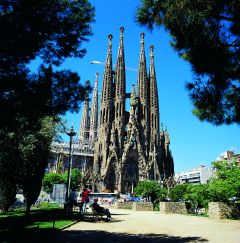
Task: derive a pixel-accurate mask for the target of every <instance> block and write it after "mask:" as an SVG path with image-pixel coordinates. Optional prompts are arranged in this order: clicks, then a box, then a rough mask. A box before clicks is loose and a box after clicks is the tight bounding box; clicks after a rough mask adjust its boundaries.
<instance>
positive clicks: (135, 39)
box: [63, 0, 240, 172]
mask: <svg viewBox="0 0 240 243" xmlns="http://www.w3.org/2000/svg"><path fill="white" fill-rule="evenodd" d="M139 2H140V1H136V0H135V1H133V0H122V1H112V0H101V1H100V0H92V1H91V3H92V4H93V5H94V6H95V7H96V22H95V23H93V25H92V26H93V33H94V35H93V36H92V37H90V41H89V42H85V43H83V46H82V47H84V48H86V49H87V51H88V52H87V54H86V56H85V57H84V58H82V59H67V60H66V61H65V62H64V64H63V67H64V68H70V69H71V70H73V71H76V72H78V73H79V75H80V76H81V82H83V83H84V82H85V81H86V80H87V79H89V80H90V81H91V84H92V85H93V84H94V79H95V73H96V72H99V74H100V76H99V89H101V81H102V77H103V71H104V66H103V65H97V64H90V62H91V61H93V60H98V61H102V62H105V59H106V53H107V42H108V38H107V36H108V34H109V33H111V34H112V35H113V63H115V62H116V56H117V49H118V45H119V33H120V32H119V27H120V26H124V28H125V31H124V47H125V60H126V66H127V67H130V68H137V67H138V61H139V52H140V34H141V32H145V51H146V56H147V63H148V65H149V46H150V45H152V44H153V45H154V46H155V49H154V53H155V66H156V73H157V81H158V91H159V105H160V122H162V123H163V124H164V127H165V126H167V128H168V131H169V134H170V140H171V144H170V146H171V150H172V154H173V158H174V162H175V172H180V171H182V170H187V169H190V168H193V167H197V166H198V165H200V164H204V165H210V164H211V162H212V161H214V160H215V159H216V158H217V157H218V156H219V155H220V153H222V152H224V151H226V150H234V151H235V152H239V151H240V143H239V135H238V134H239V131H240V130H239V126H237V125H231V126H225V125H224V126H218V127H217V126H214V125H212V124H210V123H207V122H201V121H199V120H198V119H197V118H196V117H194V116H193V115H192V113H191V110H192V108H193V107H192V104H191V101H190V98H189V97H188V94H187V91H186V90H185V88H184V84H185V82H186V81H190V80H191V79H192V77H193V75H192V73H191V67H190V65H189V64H188V63H186V62H185V61H183V60H182V59H180V57H178V55H177V53H176V52H175V51H174V50H173V49H172V48H171V47H170V43H169V42H170V37H169V35H168V33H166V32H165V31H164V30H163V29H155V30H154V31H153V32H152V33H151V32H149V31H148V30H147V29H146V28H145V27H140V26H138V25H137V24H136V22H135V16H134V14H135V9H136V7H137V5H138V4H139ZM136 82H137V72H131V71H127V91H130V90H131V84H132V83H135V84H136ZM81 113H82V110H80V112H79V113H78V114H69V113H67V115H66V117H65V119H67V121H68V125H69V126H71V125H73V126H74V128H75V130H76V131H78V130H79V123H80V117H81ZM64 138H65V139H66V137H64Z"/></svg>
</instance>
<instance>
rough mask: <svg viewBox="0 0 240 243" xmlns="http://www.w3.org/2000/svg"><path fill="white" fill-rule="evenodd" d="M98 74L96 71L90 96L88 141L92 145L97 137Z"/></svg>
mask: <svg viewBox="0 0 240 243" xmlns="http://www.w3.org/2000/svg"><path fill="white" fill-rule="evenodd" d="M98 76H99V73H96V78H95V84H94V90H93V97H92V106H91V115H90V130H89V142H90V143H91V144H92V145H93V143H94V141H95V140H96V138H97V128H98Z"/></svg>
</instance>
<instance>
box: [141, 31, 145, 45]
mask: <svg viewBox="0 0 240 243" xmlns="http://www.w3.org/2000/svg"><path fill="white" fill-rule="evenodd" d="M144 37H145V34H144V33H143V32H142V33H141V43H144Z"/></svg>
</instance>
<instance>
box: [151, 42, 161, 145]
mask: <svg viewBox="0 0 240 243" xmlns="http://www.w3.org/2000/svg"><path fill="white" fill-rule="evenodd" d="M153 50H154V46H153V45H151V46H150V71H149V82H150V92H149V93H150V127H151V128H153V129H151V140H152V143H156V139H158V135H159V105H158V90H157V81H156V73H155V66H154V53H153Z"/></svg>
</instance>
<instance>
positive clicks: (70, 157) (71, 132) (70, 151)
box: [65, 126, 76, 202]
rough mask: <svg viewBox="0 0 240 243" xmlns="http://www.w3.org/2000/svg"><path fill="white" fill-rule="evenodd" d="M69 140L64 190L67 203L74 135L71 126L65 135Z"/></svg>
mask: <svg viewBox="0 0 240 243" xmlns="http://www.w3.org/2000/svg"><path fill="white" fill-rule="evenodd" d="M67 135H68V136H69V139H70V144H69V156H68V177H67V188H66V198H65V202H68V196H69V191H70V184H71V170H72V139H73V137H74V136H75V135H76V132H74V130H73V126H72V127H71V129H70V131H69V132H68V133H67Z"/></svg>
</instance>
